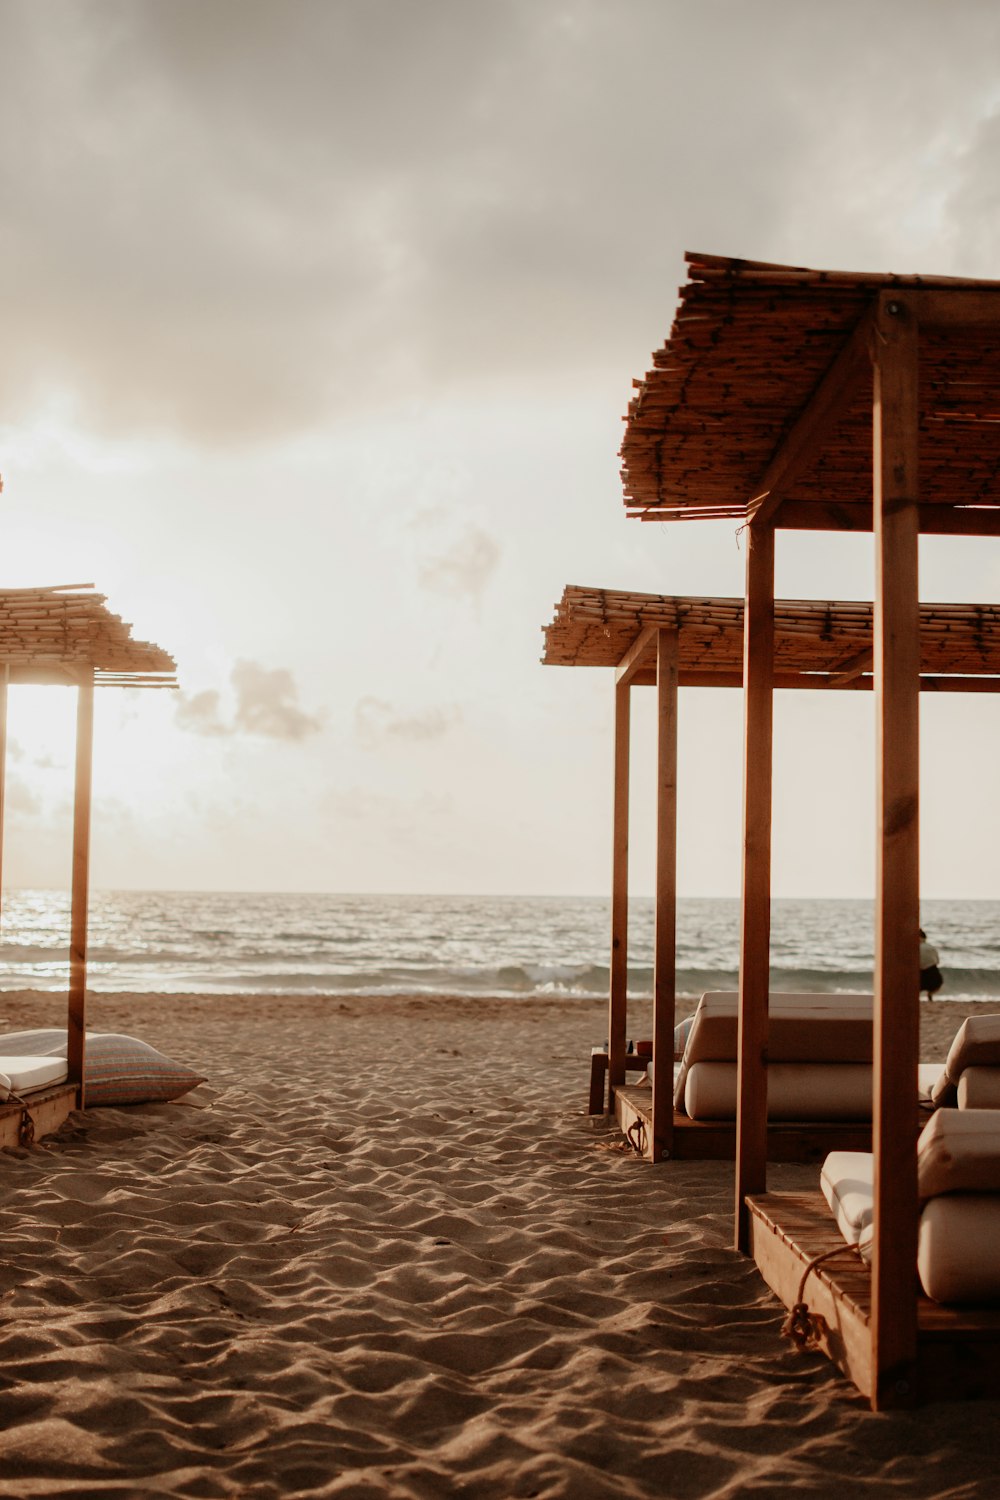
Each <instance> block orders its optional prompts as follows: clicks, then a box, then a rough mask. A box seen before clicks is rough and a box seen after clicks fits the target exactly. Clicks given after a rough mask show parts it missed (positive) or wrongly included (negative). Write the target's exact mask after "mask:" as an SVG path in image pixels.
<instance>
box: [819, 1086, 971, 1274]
mask: <svg viewBox="0 0 1000 1500" xmlns="http://www.w3.org/2000/svg"><path fill="white" fill-rule="evenodd" d="M820 1182H821V1185H822V1188H823V1192H824V1195H825V1196H826V1200H827V1202H828V1203H829V1204H830V1207H831V1208H832V1209H833V1212H834V1215H835V1217H836V1219H837V1224H838V1226H839V1228H840V1231H841V1233H842V1234H843V1236H844V1238H845V1240H847V1242H848V1244H856V1245H857V1246H858V1248H859V1250H860V1251H861V1253H862V1255H864V1256H865V1258H866V1259H867V1258H869V1257H870V1255H871V1240H872V1227H873V1218H872V1215H873V1206H874V1182H873V1158H872V1157H871V1155H870V1154H869V1153H868V1152H861V1151H835V1152H832V1153H831V1154H830V1155H829V1156H828V1157H827V1159H826V1161H825V1162H824V1164H823V1171H822V1173H821V1177H820ZM917 1191H918V1194H919V1198H920V1202H921V1205H922V1208H921V1213H920V1225H919V1232H918V1241H917V1270H918V1272H919V1275H920V1282H921V1285H922V1286H923V1289H924V1292H925V1293H926V1295H927V1296H928V1297H930V1298H932V1299H933V1300H934V1301H935V1302H949V1303H974V1302H980V1303H982V1302H998V1301H1000V1253H998V1246H1000V1110H992V1109H965V1110H953V1109H946V1110H938V1111H937V1112H936V1113H935V1114H934V1115H932V1116H931V1119H930V1120H929V1121H928V1123H927V1125H926V1126H925V1127H924V1129H923V1131H922V1132H921V1135H920V1139H919V1141H918V1142H917Z"/></svg>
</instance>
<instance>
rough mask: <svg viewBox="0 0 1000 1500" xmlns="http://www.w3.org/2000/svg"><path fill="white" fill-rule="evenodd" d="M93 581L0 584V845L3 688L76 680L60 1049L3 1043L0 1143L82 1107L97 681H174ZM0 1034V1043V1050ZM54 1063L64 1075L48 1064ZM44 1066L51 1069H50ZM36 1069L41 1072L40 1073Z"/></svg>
mask: <svg viewBox="0 0 1000 1500" xmlns="http://www.w3.org/2000/svg"><path fill="white" fill-rule="evenodd" d="M92 590H93V585H92V584H79V585H73V586H68V587H62V586H56V587H52V588H24V589H0V851H2V848H3V813H4V808H3V785H4V775H3V768H4V765H5V761H6V750H7V699H8V690H9V689H10V688H11V687H17V686H20V685H36V686H37V685H46V686H57V687H71V688H75V689H76V690H77V719H76V765H75V781H74V792H73V855H72V877H71V901H70V941H69V987H68V1004H67V1024H66V1030H65V1032H64V1033H63V1040H64V1052H63V1056H62V1058H61V1059H59V1061H58V1063H57V1062H56V1060H55V1059H54V1058H53V1057H52V1056H51V1055H49V1054H47V1053H44V1052H42V1053H38V1054H36V1053H35V1052H34V1051H33V1049H32V1048H30V1047H23V1048H21V1049H19V1050H18V1049H16V1048H14V1047H13V1046H11V1047H9V1048H8V1049H7V1061H8V1062H9V1063H11V1065H12V1069H13V1071H8V1070H7V1069H6V1068H5V1067H4V1064H3V1061H2V1060H0V1073H5V1074H6V1078H7V1080H8V1081H7V1083H6V1084H4V1085H3V1090H5V1092H3V1091H0V1146H9V1145H18V1144H25V1143H27V1142H29V1141H30V1140H31V1139H38V1138H39V1137H40V1136H42V1135H45V1134H47V1133H48V1132H49V1131H52V1130H56V1129H58V1127H59V1125H61V1124H62V1122H63V1121H64V1120H65V1119H66V1118H67V1116H68V1115H69V1114H70V1112H71V1111H72V1110H73V1108H74V1107H76V1108H81V1109H82V1108H84V1106H85V1104H86V1086H85V1069H84V1063H85V1038H86V997H87V928H88V904H89V890H90V806H91V770H92V759H93V735H94V689H95V688H96V687H131V688H154V687H167V688H175V687H176V686H177V680H176V677H175V664H174V661H173V659H172V658H171V657H170V656H168V655H167V653H166V652H165V651H163V650H161V649H160V647H159V646H154V645H152V644H151V643H150V642H148V641H139V640H133V638H132V632H131V627H130V626H129V625H127V624H126V623H125V622H124V621H123V620H121V618H120V617H119V616H118V615H114V614H112V613H111V611H110V610H109V609H108V608H107V606H106V602H105V598H104V595H103V594H96V593H94V592H93V591H92ZM2 1050H3V1048H2V1044H0V1051H2ZM60 1071H61V1075H62V1076H61V1078H59V1079H57V1078H56V1076H54V1075H55V1074H58V1073H59V1072H60ZM49 1074H52V1075H53V1076H51V1077H48V1075H49ZM43 1076H45V1077H47V1078H48V1081H46V1082H43V1081H42V1079H43Z"/></svg>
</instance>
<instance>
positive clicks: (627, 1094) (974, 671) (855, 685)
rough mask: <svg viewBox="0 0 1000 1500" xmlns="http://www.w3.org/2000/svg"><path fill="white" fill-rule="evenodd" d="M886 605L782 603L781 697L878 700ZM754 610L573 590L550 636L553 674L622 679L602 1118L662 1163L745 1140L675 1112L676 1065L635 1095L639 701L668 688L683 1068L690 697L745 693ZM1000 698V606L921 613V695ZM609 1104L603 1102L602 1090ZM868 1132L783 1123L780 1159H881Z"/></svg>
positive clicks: (668, 915) (657, 994)
mask: <svg viewBox="0 0 1000 1500" xmlns="http://www.w3.org/2000/svg"><path fill="white" fill-rule="evenodd" d="M873 614H874V611H873V606H872V605H871V604H870V603H867V602H865V601H849V600H839V601H824V600H817V599H799V600H789V599H782V600H776V601H775V605H774V668H773V674H772V680H773V685H774V687H775V688H782V689H788V688H796V689H803V688H806V689H812V690H814V691H829V690H831V689H832V690H835V691H857V690H861V691H865V690H869V691H870V690H871V688H872V684H873V676H872V650H873V645H872V641H873ZM743 627H744V602H743V600H742V599H725V598H691V597H671V596H667V595H661V594H639V593H631V592H627V591H623V590H617V589H596V588H581V587H578V586H574V585H568V586H567V587H566V589H565V590H564V591H563V596H562V599H561V600H560V601H559V603H558V604H557V605H556V610H555V615H554V618H553V620H552V623H551V624H550V625H548V626H546V627H545V628H544V636H545V651H544V654H543V656H542V661H543V663H544V664H545V665H548V666H575V667H581V666H585V667H605V668H608V667H611V668H613V669H614V671H615V686H614V694H615V699H614V702H615V707H614V725H615V728H614V739H615V755H614V788H613V809H614V816H613V839H612V845H613V856H612V902H611V964H610V974H611V979H610V995H609V1012H608V1037H609V1045H608V1054H607V1058H606V1059H605V1058H604V1056H603V1055H595V1057H594V1058H593V1060H592V1065H591V1105H590V1107H591V1112H592V1113H597V1112H602V1111H603V1109H604V1107H605V1106H604V1097H603V1087H602V1085H603V1082H604V1064H605V1061H606V1072H607V1079H608V1085H609V1091H610V1092H609V1099H608V1104H609V1106H610V1108H611V1110H612V1111H613V1112H614V1113H615V1115H616V1117H617V1119H618V1122H619V1124H620V1125H621V1127H622V1130H623V1131H624V1132H625V1134H626V1135H627V1136H628V1138H629V1139H630V1140H631V1141H632V1142H633V1144H635V1145H636V1146H637V1149H639V1150H640V1152H641V1153H642V1154H643V1155H645V1156H647V1157H648V1158H649V1159H650V1160H651V1161H654V1162H655V1161H660V1160H662V1159H664V1158H667V1157H678V1158H686V1157H687V1158H693V1157H698V1158H704V1157H711V1156H719V1157H727V1156H728V1157H731V1156H733V1154H734V1145H735V1137H734V1130H733V1128H732V1127H731V1126H730V1125H728V1124H727V1123H725V1122H722V1121H719V1122H715V1121H713V1122H708V1121H695V1120H691V1119H689V1118H688V1117H687V1116H685V1115H684V1114H682V1113H679V1112H677V1111H675V1109H674V1106H673V1069H672V1065H671V1066H667V1067H659V1068H656V1067H655V1066H654V1069H653V1087H652V1089H647V1088H645V1087H640V1088H630V1087H627V1086H626V1085H627V1079H626V1067H627V1063H628V1061H629V1059H628V1058H627V1056H626V1051H625V1048H626V1037H627V1031H628V1026H627V1009H628V1001H627V994H626V984H627V971H628V847H629V750H630V740H631V711H630V708H631V690H632V688H633V687H641V686H655V687H656V689H657V715H656V725H657V729H656V733H657V748H656V763H657V777H656V814H655V821H656V840H655V843H656V856H655V881H654V898H655V928H654V932H655V939H654V951H653V1027H652V1035H653V1055H654V1058H655V1057H660V1058H664V1057H666V1058H668V1059H669V1060H670V1063H671V1064H672V1060H673V1051H674V1047H673V1037H674V1025H675V1020H676V1014H675V1012H676V957H675V956H676V892H677V856H676V827H677V795H678V791H677V722H678V688H680V687H729V688H736V687H742V686H743ZM993 677H995V678H996V683H995V686H996V687H1000V606H993V605H972V604H925V605H922V606H921V610H920V688H921V690H922V691H925V692H954V691H964V690H967V689H969V688H972V689H973V690H977V689H978V690H982V689H983V688H989V687H990V686H991V681H992V678H993ZM599 1085H600V1086H601V1087H600V1098H598V1086H599ZM870 1141H871V1131H870V1129H869V1128H868V1127H867V1126H864V1125H861V1124H853V1125H852V1124H850V1123H848V1122H843V1121H841V1122H836V1123H834V1122H831V1123H829V1124H822V1123H815V1122H813V1123H810V1124H808V1125H806V1124H804V1123H794V1122H780V1123H779V1122H773V1121H772V1122H770V1123H769V1125H768V1133H767V1154H768V1158H769V1159H770V1160H771V1161H811V1160H821V1159H822V1157H823V1156H824V1155H825V1154H826V1152H827V1151H829V1150H833V1149H867V1148H868V1146H869V1145H870Z"/></svg>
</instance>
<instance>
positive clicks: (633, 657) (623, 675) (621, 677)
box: [615, 625, 656, 687]
mask: <svg viewBox="0 0 1000 1500" xmlns="http://www.w3.org/2000/svg"><path fill="white" fill-rule="evenodd" d="M655 650H656V626H655V625H647V626H646V628H645V629H644V630H643V631H642V633H641V634H640V635H637V636H636V638H635V640H634V641H633V642H632V644H631V646H629V648H628V650H627V651H626V652H625V655H624V656H623V657H622V659H621V661H620V662H619V663H618V667H617V670H616V671H615V682H618V683H621V685H622V686H623V687H628V685H629V683H631V682H633V681H634V680H635V677H636V675H637V674H638V673H639V672H640V671H641V670H642V669H643V666H644V665H645V666H646V667H648V666H649V662H648V661H647V662H646V663H644V662H643V658H644V657H650V656H652V655H653V654H654V652H655ZM654 680H655V679H654Z"/></svg>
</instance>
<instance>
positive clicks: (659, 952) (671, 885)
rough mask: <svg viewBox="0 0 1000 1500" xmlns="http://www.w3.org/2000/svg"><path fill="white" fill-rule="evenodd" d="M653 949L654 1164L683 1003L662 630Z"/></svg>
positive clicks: (672, 709)
mask: <svg viewBox="0 0 1000 1500" xmlns="http://www.w3.org/2000/svg"><path fill="white" fill-rule="evenodd" d="M655 934H656V935H655V938H654V946H653V1140H652V1154H653V1160H654V1161H662V1159H663V1158H664V1157H669V1156H670V1155H671V1154H672V1152H673V1149H674V1025H675V1022H676V1000H677V631H676V630H658V631H657V632H656V929H655Z"/></svg>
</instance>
